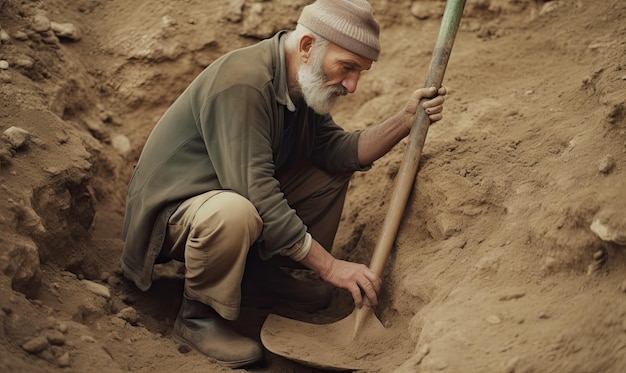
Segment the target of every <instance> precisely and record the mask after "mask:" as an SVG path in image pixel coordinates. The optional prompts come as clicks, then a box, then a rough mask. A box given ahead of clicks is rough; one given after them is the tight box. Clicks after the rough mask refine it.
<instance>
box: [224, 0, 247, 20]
mask: <svg viewBox="0 0 626 373" xmlns="http://www.w3.org/2000/svg"><path fill="white" fill-rule="evenodd" d="M244 5H245V0H230V1H229V2H228V7H227V9H226V15H225V18H226V19H227V20H228V21H230V22H233V23H238V22H241V20H242V19H243V6H244Z"/></svg>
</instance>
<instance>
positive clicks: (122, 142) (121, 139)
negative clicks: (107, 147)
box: [111, 135, 130, 155]
mask: <svg viewBox="0 0 626 373" xmlns="http://www.w3.org/2000/svg"><path fill="white" fill-rule="evenodd" d="M111 145H112V146H113V149H115V150H117V152H118V153H119V154H120V155H124V154H126V153H128V152H129V151H130V140H129V139H128V137H126V136H125V135H115V136H113V137H112V138H111Z"/></svg>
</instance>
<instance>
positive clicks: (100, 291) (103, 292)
mask: <svg viewBox="0 0 626 373" xmlns="http://www.w3.org/2000/svg"><path fill="white" fill-rule="evenodd" d="M81 282H82V283H83V285H85V287H86V288H87V290H89V291H90V292H92V293H94V294H96V295H99V296H101V297H104V298H107V299H109V298H111V291H110V290H109V288H108V287H106V286H104V285H101V284H97V283H95V282H93V281H89V280H81Z"/></svg>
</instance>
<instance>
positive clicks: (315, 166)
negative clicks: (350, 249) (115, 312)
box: [122, 0, 446, 367]
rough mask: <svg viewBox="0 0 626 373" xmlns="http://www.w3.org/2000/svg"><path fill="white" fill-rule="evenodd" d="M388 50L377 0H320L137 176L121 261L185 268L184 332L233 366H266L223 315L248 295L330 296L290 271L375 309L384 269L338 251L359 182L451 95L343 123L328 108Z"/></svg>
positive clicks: (170, 121)
mask: <svg viewBox="0 0 626 373" xmlns="http://www.w3.org/2000/svg"><path fill="white" fill-rule="evenodd" d="M379 52H380V46H379V26H378V23H377V22H376V20H375V19H374V17H373V15H372V9H371V7H370V5H369V3H368V2H367V1H365V0H318V1H316V2H314V3H313V4H310V5H308V6H306V7H304V9H303V11H302V14H301V16H300V18H299V20H298V25H297V27H296V29H295V30H294V31H291V32H287V31H282V32H279V33H277V34H276V35H275V36H274V37H272V38H271V39H268V40H264V41H261V42H259V43H258V44H256V45H253V46H250V47H247V48H242V49H239V50H235V51H233V52H230V53H228V54H226V55H224V56H223V57H221V58H219V59H218V60H216V61H215V62H213V63H212V64H211V65H210V66H209V67H207V68H206V69H205V70H204V71H203V72H202V73H201V74H200V75H199V76H198V77H197V78H196V79H195V80H194V81H193V82H192V83H191V85H190V86H189V87H188V88H187V89H186V90H185V91H184V92H183V93H182V95H181V96H180V97H179V98H178V99H177V100H176V101H175V102H174V103H173V104H172V106H171V107H170V108H169V109H168V110H167V112H166V113H165V114H164V115H163V117H162V118H161V119H160V120H159V122H158V123H157V125H156V126H155V128H154V130H153V131H152V133H151V135H150V136H149V138H148V140H147V142H146V144H145V147H144V149H143V152H142V154H141V156H140V158H139V161H138V163H137V166H136V168H135V172H134V174H133V177H132V179H131V181H130V184H129V188H128V199H127V209H126V217H125V221H124V229H123V236H124V240H125V248H124V252H123V256H122V267H123V269H124V273H125V274H126V276H128V277H129V278H130V279H132V280H133V281H134V282H135V283H136V284H137V286H138V287H139V288H140V289H142V290H147V289H148V288H149V287H150V285H151V275H152V271H153V267H154V264H155V263H159V262H164V261H168V260H172V259H173V260H179V261H182V262H184V263H185V284H184V294H183V301H182V305H181V308H180V311H179V314H178V316H177V319H176V322H175V325H174V329H173V332H172V336H173V338H174V339H176V340H177V341H179V342H181V343H185V344H188V345H191V346H192V347H194V348H195V349H197V350H198V351H200V352H202V353H203V354H205V355H207V356H209V357H211V358H213V359H215V360H216V361H217V362H219V363H221V364H223V365H226V366H229V367H243V366H248V365H251V364H254V363H257V362H259V361H260V360H261V359H262V357H263V349H262V347H261V346H260V344H259V343H258V342H256V341H255V340H252V339H249V338H246V337H244V336H241V335H239V334H237V333H236V332H235V331H234V330H232V329H231V328H230V327H229V325H228V323H227V322H226V321H225V320H234V319H236V318H237V317H238V315H239V311H240V306H241V303H242V300H246V299H252V300H256V301H259V300H260V299H265V300H268V299H269V300H282V301H284V302H285V303H286V304H289V305H292V306H294V307H301V308H306V309H309V310H316V309H320V308H322V307H325V306H327V305H328V303H329V300H330V293H329V291H328V290H327V289H326V288H327V287H326V288H325V287H321V286H318V284H315V283H314V282H307V281H304V280H297V279H296V278H294V277H292V276H290V275H289V274H288V273H285V272H284V271H282V269H281V267H297V266H300V267H302V268H308V269H310V270H313V271H315V272H316V273H317V274H319V276H320V277H321V279H322V280H324V281H325V283H328V284H331V285H334V286H335V287H338V288H342V289H346V290H347V291H349V292H350V293H351V294H352V297H353V298H354V302H355V304H356V305H357V306H359V305H360V304H361V303H362V302H363V296H365V297H367V299H368V300H369V302H370V303H371V304H373V305H375V304H376V302H377V292H378V291H379V289H380V286H381V285H380V279H379V278H378V276H377V275H376V274H374V273H373V272H372V271H371V270H370V269H369V268H368V267H367V266H365V265H363V264H359V263H352V262H348V261H344V260H340V259H337V258H334V257H333V256H332V255H331V254H330V249H331V248H332V245H333V240H334V237H335V233H336V231H337V227H338V224H339V220H340V217H341V211H342V208H343V202H344V198H345V195H346V191H347V186H348V182H349V180H350V177H351V175H352V173H354V172H355V171H363V170H367V169H368V168H369V166H370V165H371V164H372V162H374V161H375V160H376V159H378V158H380V157H381V156H383V155H384V154H386V153H387V152H388V151H389V150H390V149H391V148H392V147H393V146H394V145H396V144H397V143H398V142H399V141H400V140H401V139H402V138H404V137H405V136H407V135H408V133H409V131H410V128H411V126H412V124H413V122H414V118H415V113H416V111H417V107H418V103H419V102H420V100H421V99H422V98H432V99H430V100H427V101H425V103H424V104H423V107H424V108H425V109H426V111H427V113H428V114H429V117H430V120H431V122H436V121H438V120H440V119H441V111H442V105H443V101H444V99H443V96H444V95H445V93H446V92H445V89H444V88H441V89H440V90H439V92H437V90H436V89H435V88H429V89H419V90H417V91H415V92H414V93H413V94H412V95H411V97H410V98H409V99H408V102H407V103H406V104H405V105H404V106H403V107H402V108H401V109H400V110H399V111H398V112H397V113H396V114H394V115H392V116H391V117H390V118H388V119H387V120H385V121H384V122H382V123H380V124H378V125H376V126H372V127H369V128H367V129H365V130H363V131H355V132H350V133H349V132H345V131H344V130H343V129H342V128H341V127H339V126H338V125H337V124H336V123H335V122H334V121H333V118H332V117H331V116H330V114H329V111H330V110H331V108H332V107H333V104H334V103H335V102H336V101H337V99H338V98H340V97H341V96H345V95H347V94H348V93H353V92H355V90H356V88H357V83H358V80H359V77H360V74H361V72H362V71H364V70H368V69H369V68H370V67H371V66H372V62H373V61H376V60H377V59H378V55H379ZM242 292H243V294H242ZM247 297H248V298H247Z"/></svg>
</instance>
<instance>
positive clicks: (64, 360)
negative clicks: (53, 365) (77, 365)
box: [57, 352, 70, 368]
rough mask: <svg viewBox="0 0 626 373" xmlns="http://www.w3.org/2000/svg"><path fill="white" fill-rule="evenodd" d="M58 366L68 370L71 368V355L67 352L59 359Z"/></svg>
mask: <svg viewBox="0 0 626 373" xmlns="http://www.w3.org/2000/svg"><path fill="white" fill-rule="evenodd" d="M57 365H58V366H59V368H67V367H69V366H70V353H69V352H65V353H63V354H62V355H61V356H59V357H58V358H57Z"/></svg>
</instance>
